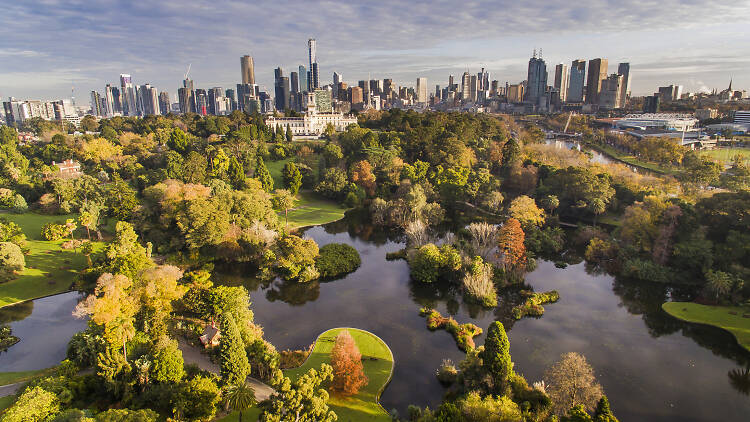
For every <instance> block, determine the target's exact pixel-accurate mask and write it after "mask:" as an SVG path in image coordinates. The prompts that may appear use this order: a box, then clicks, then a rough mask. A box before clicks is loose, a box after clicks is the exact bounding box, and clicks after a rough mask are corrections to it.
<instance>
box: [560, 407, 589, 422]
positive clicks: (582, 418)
mask: <svg viewBox="0 0 750 422" xmlns="http://www.w3.org/2000/svg"><path fill="white" fill-rule="evenodd" d="M560 422H593V419H591V416H590V415H589V414H588V413H586V409H584V408H583V406H581V405H580V404H579V405H577V406H573V407H571V408H570V409H569V410H568V414H567V415H563V416H561V417H560Z"/></svg>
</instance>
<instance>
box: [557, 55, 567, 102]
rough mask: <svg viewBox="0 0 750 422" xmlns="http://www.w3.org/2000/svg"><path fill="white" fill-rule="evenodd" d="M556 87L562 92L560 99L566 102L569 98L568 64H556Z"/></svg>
mask: <svg viewBox="0 0 750 422" xmlns="http://www.w3.org/2000/svg"><path fill="white" fill-rule="evenodd" d="M554 86H555V88H557V92H559V93H560V94H559V95H560V97H559V98H560V101H562V102H565V101H566V99H567V98H568V66H567V65H565V64H563V63H560V64H558V65H557V66H555V85H554Z"/></svg>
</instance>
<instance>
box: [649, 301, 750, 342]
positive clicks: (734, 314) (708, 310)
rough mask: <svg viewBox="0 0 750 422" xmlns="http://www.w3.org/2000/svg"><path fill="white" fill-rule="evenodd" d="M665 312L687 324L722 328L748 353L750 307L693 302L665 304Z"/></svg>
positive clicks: (663, 306)
mask: <svg viewBox="0 0 750 422" xmlns="http://www.w3.org/2000/svg"><path fill="white" fill-rule="evenodd" d="M661 307H662V309H664V311H665V312H667V313H668V314H670V315H672V316H673V317H675V318H678V319H681V320H683V321H687V322H694V323H698V324H706V325H713V326H714V327H719V328H723V329H725V330H727V331H729V332H730V333H732V335H734V337H735V338H736V339H737V343H739V345H740V346H742V347H744V348H745V349H747V350H748V351H750V307H749V306H709V305H701V304H698V303H694V302H667V303H664V304H663V305H662V306H661Z"/></svg>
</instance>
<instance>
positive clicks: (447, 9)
mask: <svg viewBox="0 0 750 422" xmlns="http://www.w3.org/2000/svg"><path fill="white" fill-rule="evenodd" d="M749 22H750V0H739V1H733V2H728V1H715V0H600V1H593V0H576V1H571V0H568V1H560V0H524V1H518V0H488V1H484V0H465V1H460V0H456V1H444V0H433V1H420V0H408V1H403V0H379V1H367V0H364V1H363V0H349V1H333V0H304V1H290V0H273V1H266V0H244V1H238V0H210V1H203V0H199V1H190V0H158V1H149V2H146V1H133V0H131V1H115V0H102V1H98V0H70V1H57V0H20V1H12V0H4V1H2V2H0V40H2V41H0V97H2V98H3V99H5V98H7V97H9V96H14V97H16V98H18V99H42V100H52V99H60V98H69V97H70V96H71V88H73V87H75V96H76V97H77V98H78V100H79V102H84V103H88V98H89V93H90V91H91V90H97V91H99V92H102V91H103V88H104V86H105V84H107V83H112V84H114V85H119V75H120V74H121V73H128V74H131V75H132V77H133V81H134V83H136V84H138V85H141V84H145V83H150V84H151V85H154V86H156V87H157V88H158V89H159V90H160V91H167V92H169V93H170V96H171V97H172V98H174V97H175V94H176V93H177V88H178V87H179V86H180V84H181V81H182V79H183V77H184V74H185V71H186V70H187V67H188V65H191V71H190V78H191V79H193V80H194V81H195V86H196V87H200V88H211V87H215V86H221V87H224V88H225V89H226V88H233V87H234V86H235V85H236V84H237V83H238V82H239V81H240V56H242V55H244V54H249V55H251V56H253V57H254V60H255V77H256V82H257V83H258V84H260V85H261V87H262V88H263V87H265V89H266V90H268V91H272V90H273V69H274V68H276V67H278V66H281V67H282V68H283V69H284V71H285V74H286V75H288V74H289V72H291V71H293V70H296V69H297V66H299V65H300V64H305V65H306V63H307V39H308V38H316V39H317V44H318V63H319V68H320V75H321V76H320V79H321V83H322V84H325V83H330V82H331V81H332V74H333V72H334V71H336V72H339V73H341V74H342V75H343V77H344V81H346V82H347V83H349V84H350V85H351V84H356V82H357V81H358V80H360V79H367V78H368V75H369V77H371V78H372V79H382V78H392V79H393V80H394V82H395V83H396V84H399V85H408V86H413V85H415V81H416V78H417V77H420V76H424V77H427V78H428V86H432V87H434V85H436V84H439V85H441V86H445V85H446V84H447V81H448V76H449V75H450V74H453V75H456V77H459V76H460V75H461V73H463V72H464V71H465V70H467V69H468V70H469V71H470V72H472V73H476V72H478V71H479V70H480V68H481V67H485V68H486V69H487V70H488V71H489V72H490V76H491V79H497V80H498V81H500V83H502V84H504V83H505V82H506V81H507V82H509V83H518V82H520V81H522V80H524V79H525V78H526V69H527V63H528V60H529V57H531V55H532V52H533V51H534V49H537V51H541V55H542V57H543V58H544V59H545V61H546V62H547V70H548V72H549V73H550V78H549V82H550V84H551V83H552V80H553V78H554V66H555V65H556V64H557V63H561V62H563V63H566V64H568V65H569V64H570V62H571V61H572V60H575V59H586V60H588V59H591V58H596V57H604V58H607V59H608V60H609V71H610V73H612V72H616V70H617V63H619V62H625V61H627V62H630V64H631V75H632V93H633V95H646V94H651V93H653V92H654V91H656V90H657V87H658V86H663V85H668V84H680V85H683V86H684V87H685V88H684V89H685V90H686V91H689V92H696V91H701V90H711V89H713V88H718V89H724V88H726V87H727V85H728V84H729V79H730V78H733V81H734V82H733V85H732V86H733V88H734V89H748V90H750V41H749V40H750V35H748V31H747V25H748V23H749Z"/></svg>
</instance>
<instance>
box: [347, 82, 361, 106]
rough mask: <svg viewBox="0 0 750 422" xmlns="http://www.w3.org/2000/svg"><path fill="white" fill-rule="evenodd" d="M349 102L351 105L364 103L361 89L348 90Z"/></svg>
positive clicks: (352, 88) (355, 87) (356, 87)
mask: <svg viewBox="0 0 750 422" xmlns="http://www.w3.org/2000/svg"><path fill="white" fill-rule="evenodd" d="M349 101H350V102H351V103H352V105H355V104H362V103H363V102H364V97H363V96H362V88H361V87H358V86H353V87H351V88H349Z"/></svg>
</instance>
